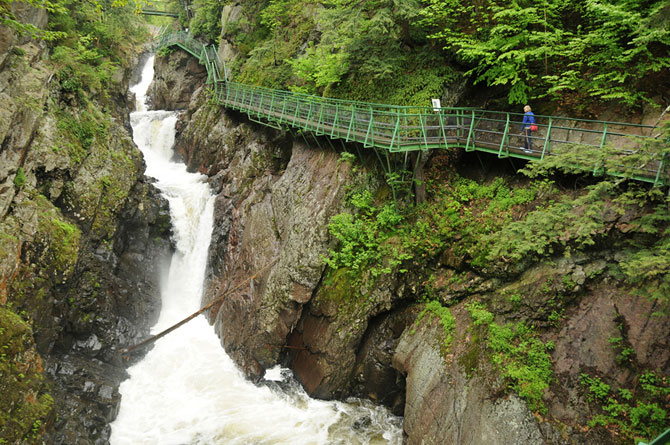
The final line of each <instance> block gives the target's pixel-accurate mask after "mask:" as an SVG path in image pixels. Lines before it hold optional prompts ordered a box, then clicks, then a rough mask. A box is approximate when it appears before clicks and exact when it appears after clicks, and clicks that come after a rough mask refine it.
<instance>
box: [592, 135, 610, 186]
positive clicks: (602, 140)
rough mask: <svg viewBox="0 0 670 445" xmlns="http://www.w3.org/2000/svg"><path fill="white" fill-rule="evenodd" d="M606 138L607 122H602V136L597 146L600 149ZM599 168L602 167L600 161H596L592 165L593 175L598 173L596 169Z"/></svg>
mask: <svg viewBox="0 0 670 445" xmlns="http://www.w3.org/2000/svg"><path fill="white" fill-rule="evenodd" d="M606 139H607V122H604V123H603V137H602V139H601V140H600V147H598V148H599V149H600V150H602V149H603V147H604V146H605V140H606ZM600 168H603V167H602V162H599V163H596V166H595V167H593V176H596V175H597V174H598V170H599V169H600ZM603 173H604V169H603Z"/></svg>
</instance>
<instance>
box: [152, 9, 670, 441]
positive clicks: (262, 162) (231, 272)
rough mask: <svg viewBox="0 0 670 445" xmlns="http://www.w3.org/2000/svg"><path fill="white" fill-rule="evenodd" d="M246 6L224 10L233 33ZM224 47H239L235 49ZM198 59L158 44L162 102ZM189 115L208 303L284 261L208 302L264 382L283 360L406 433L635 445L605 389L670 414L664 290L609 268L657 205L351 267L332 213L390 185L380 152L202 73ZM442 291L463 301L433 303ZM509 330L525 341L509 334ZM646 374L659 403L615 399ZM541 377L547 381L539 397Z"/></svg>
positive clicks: (231, 343) (329, 394)
mask: <svg viewBox="0 0 670 445" xmlns="http://www.w3.org/2000/svg"><path fill="white" fill-rule="evenodd" d="M238 12H239V11H238ZM231 15H234V14H232V13H231V11H230V10H224V35H223V36H222V42H225V26H226V20H228V19H229V18H230V16H231ZM221 47H222V51H224V52H227V54H228V56H230V52H231V49H230V45H229V44H227V45H222V46H221ZM228 56H225V55H224V57H228ZM187 57H188V56H187V55H186V54H185V53H183V52H181V51H179V50H175V51H173V52H172V53H171V54H168V55H166V56H165V57H163V58H157V64H156V67H157V68H156V71H157V73H156V79H155V82H154V84H153V86H152V95H153V98H154V99H153V100H154V101H155V102H156V103H161V104H162V105H163V106H167V107H168V108H171V109H179V108H183V101H182V100H181V99H179V98H181V97H184V96H185V95H186V94H184V93H182V91H189V92H190V91H192V89H193V85H194V83H193V78H192V77H191V76H193V75H201V76H202V73H201V71H198V70H195V71H192V72H188V70H184V68H185V67H186V61H185V58H187ZM175 67H177V69H175ZM199 72H200V74H198V73H199ZM461 93H463V92H462V91H461ZM455 100H456V99H454V101H455ZM657 118H658V113H656V114H655V115H654V112H652V113H651V115H649V116H646V117H642V118H641V119H643V120H647V121H649V120H654V119H657ZM178 128H179V129H178V136H177V142H176V146H175V150H176V152H177V153H179V154H180V155H181V156H182V157H183V159H184V160H185V162H186V163H187V165H188V166H189V168H190V169H191V170H192V171H199V172H201V173H204V174H206V175H208V176H209V177H210V183H211V185H212V188H213V189H214V190H215V192H216V193H217V194H218V196H217V200H216V209H215V232H214V235H213V240H212V245H211V247H210V253H209V255H210V256H209V262H208V277H207V282H206V292H205V295H204V298H203V304H204V303H207V302H210V301H212V300H214V299H215V298H217V297H218V296H220V295H222V294H223V293H224V292H226V291H227V289H229V288H231V287H232V286H233V284H234V283H237V282H241V281H242V280H244V279H245V278H246V277H248V276H250V275H252V274H254V273H255V272H258V271H259V270H262V269H263V268H265V267H266V266H268V265H270V266H271V267H269V269H268V270H267V271H265V272H264V273H262V274H261V277H259V278H257V279H255V280H253V284H252V285H251V286H248V287H244V288H243V289H241V290H236V291H234V292H232V294H230V295H227V298H226V299H225V300H224V301H223V302H222V303H221V304H220V305H218V306H217V307H216V308H215V309H214V310H212V311H210V313H209V318H210V322H211V323H212V324H213V325H214V328H215V329H216V331H217V333H218V335H219V336H220V338H221V342H222V345H223V347H224V348H225V349H226V351H227V352H228V354H229V355H230V356H231V357H232V358H233V359H234V360H235V362H236V363H237V364H238V365H239V366H240V368H241V369H242V370H243V371H244V373H245V374H246V375H247V376H248V377H249V378H251V379H259V378H261V377H262V375H263V373H264V371H265V370H266V369H268V368H270V367H272V366H274V365H276V364H282V365H284V366H288V367H289V368H290V369H292V370H293V372H294V373H295V376H296V378H297V379H298V380H299V381H300V382H301V384H302V385H303V387H304V388H305V389H306V390H307V391H308V392H309V393H310V394H311V395H313V396H314V397H319V398H326V399H331V398H340V399H341V398H346V397H349V396H357V397H365V398H370V399H372V400H374V401H377V402H378V403H382V404H385V405H386V406H388V407H389V408H390V409H391V410H392V411H393V412H394V413H397V414H402V415H404V433H405V438H404V439H405V443H408V444H413V443H416V444H419V443H424V444H425V443H463V444H479V443H500V444H509V443H518V444H525V443H552V444H572V443H579V444H591V443H613V442H618V441H622V442H623V443H625V441H626V440H627V439H626V438H627V437H630V435H631V434H633V433H631V430H630V429H628V430H626V428H630V427H629V426H627V425H625V424H624V422H621V423H620V424H617V423H616V422H610V423H608V421H604V420H602V419H604V417H603V416H602V414H601V413H602V412H603V411H602V410H603V406H605V407H607V403H610V405H609V406H610V410H611V409H613V408H611V406H612V403H618V404H619V406H620V408H619V409H621V410H630V409H632V410H633V411H635V410H636V409H637V410H638V412H639V413H642V412H643V411H644V410H650V411H646V412H647V413H648V414H649V415H651V414H650V413H651V412H652V411H654V412H655V413H656V414H657V415H658V416H659V417H658V418H657V419H659V421H660V423H659V424H658V425H662V424H663V422H664V420H660V419H665V415H666V414H663V413H662V412H665V411H664V408H662V404H663V403H664V402H659V401H660V400H662V398H663V396H662V394H665V393H666V391H667V380H666V379H667V375H668V372H669V371H670V356H669V355H668V351H669V350H670V349H669V348H668V346H669V345H668V338H670V337H669V334H670V319H669V318H668V315H667V312H665V311H664V310H663V307H664V303H662V302H659V301H654V300H645V299H642V300H640V297H638V296H635V293H634V291H633V290H632V289H631V288H630V287H629V286H628V285H627V284H625V282H622V281H621V280H620V279H618V278H616V277H614V276H612V275H611V274H609V273H608V268H610V267H611V265H612V264H617V262H619V261H621V256H620V254H619V253H618V252H617V247H615V246H617V245H618V243H620V242H621V240H622V239H624V238H625V237H626V236H627V235H626V234H627V233H628V231H629V229H630V225H631V224H632V223H633V221H635V220H636V219H637V218H639V217H640V215H642V214H645V212H647V211H649V209H636V208H634V206H633V207H631V206H628V207H627V208H626V210H625V211H621V210H620V208H618V207H617V206H616V205H614V204H613V203H611V202H609V203H608V202H606V203H604V204H603V206H602V207H599V210H598V211H599V215H600V216H602V218H603V221H602V227H600V228H598V229H597V230H598V233H600V234H602V236H600V237H599V238H598V241H597V245H596V246H595V247H594V248H592V249H586V250H584V251H581V252H580V253H577V254H573V255H564V254H563V253H560V252H557V253H556V254H554V255H549V256H548V257H547V258H544V259H538V260H536V261H532V262H529V261H527V260H524V261H519V262H518V263H509V264H506V265H503V266H502V269H495V268H493V269H488V270H486V269H484V270H482V269H476V268H474V267H472V266H470V265H469V264H467V262H466V261H465V260H464V259H465V258H466V257H467V254H463V253H461V254H459V253H458V252H463V247H462V246H459V241H458V240H456V241H455V242H454V244H452V245H451V246H448V247H447V248H446V249H444V250H443V251H442V252H441V253H438V254H437V255H435V256H434V257H432V258H429V259H426V260H424V261H416V260H415V261H407V262H406V263H405V264H403V266H402V267H403V268H406V269H407V270H400V269H401V267H399V266H395V267H394V268H393V270H391V271H390V272H389V273H385V274H382V275H381V276H374V275H373V274H371V273H363V274H362V275H361V276H360V278H359V279H352V278H351V277H350V275H348V274H347V271H346V270H345V269H338V270H332V269H331V270H329V268H328V267H327V266H326V264H325V262H324V258H327V257H328V255H329V251H331V249H333V248H334V247H335V245H336V242H335V240H334V239H333V237H332V236H329V230H328V224H329V222H330V221H332V218H333V216H334V215H337V214H339V213H341V212H346V211H351V209H352V207H351V203H350V201H348V199H347V197H348V196H351V194H352V190H354V191H355V190H357V189H360V187H361V185H362V186H363V187H365V188H367V189H368V190H370V191H371V193H372V196H374V197H376V199H380V200H381V199H384V196H388V194H389V190H388V189H387V188H386V186H385V185H384V183H383V181H379V180H378V179H375V178H376V175H375V174H370V172H371V171H372V170H374V167H373V165H374V159H371V157H372V155H370V158H367V157H366V156H365V155H363V156H362V157H360V158H358V161H354V162H351V161H350V159H349V158H348V157H342V156H340V155H339V154H338V153H337V152H336V151H335V150H333V149H330V148H328V147H329V146H328V144H327V143H326V142H323V143H319V141H318V140H316V139H312V136H311V135H300V134H296V133H294V132H291V131H279V130H275V129H272V128H268V127H263V126H260V125H258V124H256V123H254V122H251V121H250V120H249V119H247V117H246V116H244V115H242V114H238V113H235V112H229V111H226V110H225V109H223V108H221V107H218V106H216V105H213V104H212V103H210V102H209V101H208V93H207V87H206V86H205V85H204V76H202V77H201V80H200V83H199V85H198V88H197V89H196V90H195V92H194V94H193V96H192V99H191V102H190V103H189V105H188V107H186V108H185V109H184V112H183V114H182V115H181V117H180V121H179V125H178ZM349 148H350V149H351V152H353V153H355V149H354V148H353V147H349ZM354 158H355V156H354ZM445 162H446V163H447V165H448V166H449V168H456V169H460V171H461V172H462V174H464V175H469V176H471V177H475V178H477V180H478V181H482V182H483V183H486V182H487V181H491V178H486V177H483V176H482V172H481V171H472V170H469V169H468V167H467V166H466V165H465V163H463V162H461V163H460V165H459V163H458V161H456V162H455V164H454V161H453V160H449V159H447V160H445V158H444V156H443V155H440V154H434V156H433V157H432V159H431V161H429V162H428V164H427V175H428V176H430V175H431V174H432V175H433V176H438V177H439V176H440V173H439V172H437V170H436V169H440V168H443V167H444V165H445V164H444V163H445ZM431 169H432V173H431ZM494 170H495V168H494ZM494 174H495V175H500V174H502V175H505V174H508V173H505V171H504V170H503V171H495V172H494ZM526 186H527V185H526ZM522 187H524V185H522ZM347 209H349V210H347ZM353 210H354V211H356V209H355V208H354V209H353ZM358 211H361V210H358ZM566 230H567V229H566ZM566 235H567V233H566ZM567 236H569V235H567ZM463 241H464V240H463ZM463 241H461V242H463ZM275 260H276V264H273V261H275ZM496 267H498V266H496ZM432 299H434V300H436V301H439V302H440V303H442V304H443V305H444V306H446V307H449V315H446V314H445V313H444V312H440V310H431V309H426V303H425V301H429V300H432ZM422 301H424V302H422ZM445 336H446V337H447V339H448V341H447V343H448V344H446V343H445ZM499 336H502V337H499ZM501 338H504V339H505V340H506V341H509V342H510V343H511V344H514V345H516V346H514V347H510V348H506V347H502V346H500V345H499V344H497V343H496V342H497V341H500V339H501ZM445 345H446V346H445ZM515 348H516V349H515ZM522 350H523V351H522ZM528 354H530V355H531V357H533V356H534V358H529V356H528ZM622 354H623V355H622ZM538 357H541V358H539V359H538ZM536 359H537V363H532V364H529V367H524V366H525V365H524V362H533V361H534V360H536ZM534 365H537V367H536V368H533V369H530V368H532V367H533V366H534ZM515 373H516V374H515ZM523 373H529V374H532V376H530V377H529V376H526V377H528V379H525V377H521V376H520V374H523ZM645 375H646V376H647V377H649V378H651V379H652V380H653V381H654V383H653V384H651V386H647V388H648V389H650V391H651V393H653V394H654V395H650V394H648V395H647V396H644V397H650V398H648V399H645V401H648V403H647V404H645V403H643V402H640V403H638V405H636V406H630V405H627V407H625V406H624V405H625V403H626V402H625V400H624V401H623V403H620V399H618V398H617V399H615V398H613V396H611V395H608V393H609V391H610V389H611V390H612V393H613V392H614V391H619V393H620V394H624V396H627V395H629V394H632V393H637V395H638V396H642V393H643V390H642V389H640V386H639V385H641V384H642V383H641V380H640V378H641V377H640V376H645ZM535 379H537V380H535ZM605 382H608V383H605ZM533 385H539V387H540V388H542V389H540V391H539V392H535V395H534V396H529V394H530V392H533V391H535V390H533V389H532V387H533ZM642 385H643V386H644V384H642ZM510 388H511V389H512V390H511V391H510ZM598 388H600V389H601V390H602V389H603V388H606V389H604V392H603V393H600V394H596V393H597V392H598ZM664 388H665V389H664ZM536 389H537V387H536ZM631 392H632V393H631ZM612 393H610V394H612ZM659 396H661V399H659V398H658V397H659ZM608 397H609V402H608V399H607V398H608ZM652 399H653V400H654V401H653V402H652ZM626 400H629V399H626ZM659 403H660V404H659ZM656 408H658V409H659V410H658V411H655V410H656ZM666 408H667V407H666ZM645 415H646V414H645ZM614 417H616V416H614ZM643 417H644V415H643ZM593 419H601V423H598V422H597V421H596V422H594V420H593ZM634 422H637V425H638V426H642V424H644V423H645V422H651V423H653V422H654V421H653V420H651V417H646V420H642V419H641V418H639V419H638V420H636V421H634ZM604 425H608V426H607V427H604Z"/></svg>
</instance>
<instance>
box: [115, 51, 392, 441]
mask: <svg viewBox="0 0 670 445" xmlns="http://www.w3.org/2000/svg"><path fill="white" fill-rule="evenodd" d="M152 77H153V57H151V58H150V59H149V60H148V61H147V64H146V65H145V67H144V68H143V71H142V79H141V81H140V83H138V84H137V85H136V86H134V87H133V88H132V89H131V90H132V91H133V92H135V94H136V97H137V101H138V104H137V110H138V111H137V112H135V113H132V114H131V124H132V126H133V134H134V136H133V137H134V140H135V143H136V144H137V145H138V147H139V148H140V150H142V153H143V154H144V158H145V160H146V164H147V175H149V176H152V177H154V178H156V179H157V183H156V185H157V187H158V188H159V189H160V190H161V192H162V193H163V195H164V196H165V197H166V198H167V199H168V201H169V203H170V214H171V218H172V224H173V227H174V236H175V241H176V252H175V253H174V255H173V258H172V260H171V264H170V270H169V274H168V277H167V279H166V280H165V284H164V288H163V289H162V296H161V298H162V308H161V313H160V316H159V320H158V322H157V323H156V325H155V326H154V327H153V328H152V333H158V332H160V331H162V330H163V329H165V328H167V327H169V326H171V325H172V324H174V323H176V322H177V321H179V320H181V319H183V318H185V317H186V316H188V315H189V314H191V313H193V312H195V311H196V310H197V309H198V308H199V305H200V299H201V294H202V290H203V281H204V274H205V267H206V262H207V250H208V248H209V242H210V237H211V232H212V224H213V203H214V196H213V195H212V193H211V191H210V190H209V187H208V185H207V183H206V182H205V179H206V177H205V176H203V175H200V174H197V173H189V172H187V171H186V166H185V165H184V164H183V163H180V162H175V161H174V160H173V152H172V145H173V143H174V137H175V123H176V121H177V115H176V114H175V113H173V112H169V111H147V110H146V106H145V101H146V91H147V89H148V86H149V84H150V82H151V79H152ZM128 373H129V374H130V378H129V379H127V380H126V381H124V382H123V383H122V384H121V386H120V388H119V391H120V392H121V395H122V399H121V407H120V411H119V415H118V417H117V418H116V420H115V421H114V422H113V423H112V425H111V426H112V435H111V443H112V444H114V445H126V444H133V445H139V444H160V445H170V444H175V445H176V444H226V445H235V444H239V445H251V444H304V445H310V444H314V445H317V444H342V445H344V444H347V445H348V444H361V445H364V444H394V445H395V444H397V445H399V444H400V443H401V442H402V434H401V419H400V418H398V417H395V416H392V415H390V414H389V413H388V411H387V410H385V409H384V408H381V407H378V406H374V405H373V404H371V403H370V402H366V401H362V400H355V399H352V400H349V401H347V402H346V403H344V402H326V401H320V400H315V399H311V398H309V397H308V396H307V395H306V394H305V392H304V391H303V390H302V388H301V387H300V386H299V385H298V384H297V383H296V382H295V381H294V380H293V379H292V378H291V377H290V372H289V371H288V370H286V369H281V368H280V367H275V368H272V369H269V370H268V371H267V373H266V381H267V383H265V384H261V385H254V384H252V383H251V382H248V381H247V380H246V379H245V378H244V376H243V375H242V374H241V373H240V372H239V370H238V369H237V368H236V366H235V364H234V363H233V362H232V360H231V359H230V358H229V357H228V355H227V354H226V353H225V351H224V349H223V348H222V347H221V345H220V343H219V339H218V338H217V337H216V335H215V333H214V330H213V328H212V327H211V326H209V324H208V323H207V321H206V320H205V318H204V317H203V316H199V317H197V318H196V319H194V320H193V321H191V322H189V323H187V324H186V325H184V326H182V327H181V328H179V329H178V330H176V331H175V332H173V333H171V334H169V335H167V336H166V337H163V338H162V339H160V340H158V341H157V342H156V343H155V346H154V347H153V349H151V350H150V351H149V352H148V353H147V355H146V356H145V358H144V359H142V360H141V361H140V362H138V363H137V364H135V365H133V366H132V367H130V368H129V369H128Z"/></svg>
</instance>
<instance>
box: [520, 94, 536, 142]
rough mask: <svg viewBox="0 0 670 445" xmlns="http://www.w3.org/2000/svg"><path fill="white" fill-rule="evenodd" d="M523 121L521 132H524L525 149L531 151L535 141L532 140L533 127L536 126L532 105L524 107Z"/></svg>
mask: <svg viewBox="0 0 670 445" xmlns="http://www.w3.org/2000/svg"><path fill="white" fill-rule="evenodd" d="M523 112H524V114H523V122H522V123H521V134H523V151H525V152H526V153H531V152H532V151H533V141H532V140H531V137H530V136H531V133H532V129H531V126H533V127H535V114H533V112H532V111H531V109H530V105H526V106H525V107H523Z"/></svg>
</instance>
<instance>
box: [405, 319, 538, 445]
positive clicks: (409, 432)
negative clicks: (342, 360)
mask: <svg viewBox="0 0 670 445" xmlns="http://www.w3.org/2000/svg"><path fill="white" fill-rule="evenodd" d="M452 312H453V313H454V314H455V317H456V318H457V320H459V323H458V325H459V329H457V334H456V335H458V334H459V333H460V334H461V335H463V341H461V342H459V343H458V345H455V349H458V350H456V351H451V352H452V354H450V355H449V357H447V359H446V360H445V358H444V357H443V353H442V352H441V344H442V343H443V342H444V331H443V328H442V326H441V324H440V322H439V320H438V318H436V317H433V318H431V317H425V318H423V319H422V321H421V323H420V324H418V325H416V326H414V328H413V329H406V330H405V331H404V333H403V334H402V337H401V338H400V342H399V344H398V346H397V348H396V350H395V354H394V356H393V363H394V366H395V367H396V368H397V369H398V370H399V371H400V372H402V373H403V374H406V375H407V391H406V399H407V402H406V404H405V419H404V423H403V430H404V433H405V443H407V444H408V445H412V444H429V443H432V444H438V443H457V444H463V445H468V444H472V445H475V444H482V443H490V444H501V445H503V444H518V445H522V444H529V443H543V442H544V438H543V435H542V433H541V431H540V428H539V426H538V424H537V421H536V419H535V418H534V417H533V414H532V413H531V411H530V410H529V409H528V407H527V406H526V404H525V403H524V401H523V400H521V399H519V398H518V397H517V396H515V395H509V396H505V397H492V393H494V392H495V390H496V389H500V388H495V387H496V386H500V383H499V382H496V380H495V378H492V377H491V376H492V375H495V374H494V373H493V374H489V373H487V372H486V371H484V370H481V371H482V372H478V373H477V374H476V375H474V376H467V375H466V372H465V370H464V369H463V367H462V366H461V365H460V364H459V363H458V360H456V359H455V356H458V354H460V353H462V352H463V350H464V349H465V347H466V346H468V339H467V338H466V337H467V332H466V331H467V327H468V324H469V323H468V320H467V319H468V318H469V315H468V314H467V312H465V311H464V310H463V308H462V307H460V308H455V309H454V310H453V311H452ZM463 312H465V313H463ZM482 366H486V364H485V363H482ZM487 371H490V370H487Z"/></svg>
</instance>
